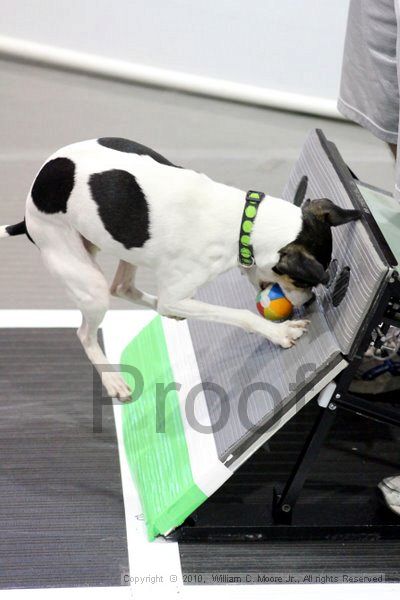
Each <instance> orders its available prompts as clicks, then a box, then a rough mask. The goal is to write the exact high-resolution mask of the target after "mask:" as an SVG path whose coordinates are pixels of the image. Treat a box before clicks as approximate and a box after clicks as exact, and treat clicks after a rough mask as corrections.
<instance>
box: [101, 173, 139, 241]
mask: <svg viewBox="0 0 400 600" xmlns="http://www.w3.org/2000/svg"><path fill="white" fill-rule="evenodd" d="M89 186H90V190H91V193H92V196H93V199H94V201H95V202H96V204H97V208H98V213H99V215H100V218H101V220H102V222H103V225H104V227H105V229H106V230H107V231H108V233H109V234H110V235H111V236H112V237H113V238H114V240H116V241H117V242H120V243H121V244H123V246H125V248H127V249H128V250H129V249H130V248H140V247H141V246H143V244H144V243H145V242H146V241H147V240H148V239H149V210H148V206H147V201H146V198H145V195H144V193H143V191H142V189H141V187H140V185H139V184H138V183H137V181H136V179H135V177H134V176H133V175H131V173H128V172H127V171H123V170H120V169H112V170H110V171H104V172H102V173H94V174H93V175H91V176H90V179H89Z"/></svg>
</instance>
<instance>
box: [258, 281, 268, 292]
mask: <svg viewBox="0 0 400 600" xmlns="http://www.w3.org/2000/svg"><path fill="white" fill-rule="evenodd" d="M267 285H268V283H267V282H266V281H260V288H261V289H262V290H265V288H266V287H267Z"/></svg>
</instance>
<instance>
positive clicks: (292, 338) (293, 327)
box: [273, 319, 310, 348]
mask: <svg viewBox="0 0 400 600" xmlns="http://www.w3.org/2000/svg"><path fill="white" fill-rule="evenodd" d="M309 323H310V321H307V320H306V319H299V320H297V321H285V322H284V323H279V325H278V327H279V331H278V332H277V336H276V339H274V340H273V341H274V342H275V343H276V344H278V345H279V346H282V348H291V347H292V346H294V345H295V343H296V340H298V339H299V338H300V337H301V336H302V335H303V333H305V332H306V331H307V325H308V324H309Z"/></svg>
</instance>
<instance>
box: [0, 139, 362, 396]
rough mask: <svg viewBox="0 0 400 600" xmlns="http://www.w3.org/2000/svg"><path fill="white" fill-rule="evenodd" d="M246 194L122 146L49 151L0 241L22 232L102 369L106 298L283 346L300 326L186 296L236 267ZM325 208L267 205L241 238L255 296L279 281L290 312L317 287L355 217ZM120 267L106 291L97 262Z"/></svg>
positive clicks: (107, 142)
mask: <svg viewBox="0 0 400 600" xmlns="http://www.w3.org/2000/svg"><path fill="white" fill-rule="evenodd" d="M245 198H246V194H245V192H243V191H242V190H239V189H236V188H234V187H230V186H228V185H224V184H222V183H217V182H215V181H213V180H211V179H210V178H209V177H207V176H206V175H203V174H201V173H197V172H195V171H192V170H190V169H183V168H180V167H177V166H175V165H173V164H172V163H170V162H169V161H168V160H167V159H165V158H164V157H162V156H161V155H160V154H158V153H157V152H154V151H153V150H151V149H150V148H146V147H145V146H142V145H141V144H137V143H135V142H132V141H129V140H125V139H122V138H100V139H95V140H89V141H84V142H79V143H76V144H72V145H70V146H67V147H65V148H62V149H61V150H58V151H57V152H56V153H55V154H53V155H52V156H51V157H50V158H49V159H48V160H47V161H46V163H45V164H44V165H43V167H42V168H41V170H40V171H39V173H38V175H37V177H36V179H35V181H34V183H33V186H32V188H31V190H30V193H29V195H28V199H27V203H26V211H25V220H24V221H23V222H21V223H19V224H17V225H10V226H3V227H0V237H8V236H12V235H18V234H20V233H26V234H27V235H28V236H29V237H30V238H31V240H32V241H33V242H34V243H35V244H36V246H37V247H38V248H39V249H40V252H41V255H42V257H43V260H44V262H45V264H46V265H47V267H48V268H49V270H50V272H51V273H53V274H54V275H56V276H58V277H59V278H60V279H61V280H62V282H63V283H64V285H65V286H66V288H67V290H68V292H69V294H70V296H72V298H73V300H74V301H75V302H76V304H77V306H78V307H79V309H80V310H81V311H82V317H83V318H82V325H81V327H80V328H79V330H78V336H79V339H80V340H81V342H82V345H83V347H84V349H85V351H86V354H87V356H88V357H89V359H90V360H91V361H92V363H93V364H94V365H96V364H104V363H107V360H106V357H105V356H104V354H103V352H102V350H101V348H100V346H99V344H98V342H97V330H98V327H99V325H100V324H101V322H102V320H103V317H104V315H105V312H106V311H107V308H108V305H109V298H110V293H111V294H113V295H115V296H120V297H121V298H125V299H126V300H130V301H132V302H134V303H137V304H141V305H144V306H147V307H151V308H153V309H156V310H157V311H158V312H159V313H161V314H162V315H166V316H168V317H174V318H195V319H206V320H213V321H219V322H221V323H228V324H230V325H237V326H239V327H242V328H243V329H246V330H247V331H251V332H255V333H259V334H261V335H263V336H265V337H266V338H267V339H269V340H271V341H272V342H274V343H275V344H279V345H281V346H282V347H284V348H288V347H290V346H292V345H293V344H294V343H295V340H296V339H297V338H299V337H300V336H301V335H302V334H303V333H304V332H305V330H306V327H307V321H306V320H292V321H286V322H284V323H272V322H269V321H267V320H265V319H263V318H262V317H261V316H258V315H257V314H255V313H252V312H250V311H247V310H238V309H234V308H227V307H223V306H215V305H211V304H206V303H204V302H199V301H198V300H195V299H193V295H194V294H195V292H196V290H197V288H199V287H200V286H202V285H203V284H205V283H206V282H208V281H210V280H211V279H213V278H214V277H216V276H217V275H219V274H220V273H223V272H224V271H227V270H228V269H231V268H232V267H235V266H236V265H237V264H238V238H239V233H240V226H241V220H242V213H243V208H244V203H245ZM359 216H360V214H359V213H358V211H352V210H343V209H341V208H339V207H337V206H335V205H334V204H333V203H332V202H331V201H330V200H327V199H322V200H315V201H313V202H307V203H306V204H305V205H304V206H303V208H302V209H300V208H298V207H296V206H294V205H293V204H291V203H290V202H285V201H284V200H281V199H279V198H273V197H270V196H266V198H265V200H264V201H263V202H261V203H260V206H259V209H258V214H257V218H256V219H255V222H254V227H253V229H252V231H251V244H252V246H253V251H254V257H255V264H254V266H253V267H251V268H250V269H247V273H248V276H249V278H250V280H251V282H252V283H253V284H254V285H255V287H256V288H258V289H259V288H260V287H263V286H265V285H266V284H267V283H269V282H278V283H279V284H280V286H281V287H282V289H283V290H284V292H285V294H286V295H287V297H288V298H289V299H290V300H291V301H292V302H293V304H295V305H302V304H303V303H304V302H306V301H307V300H308V299H309V298H310V297H311V295H312V292H311V289H312V287H313V286H316V285H318V284H319V283H326V281H327V274H326V269H327V267H328V265H329V262H330V260H331V251H332V234H331V229H330V228H331V226H335V225H341V224H343V223H347V222H348V221H351V220H355V219H357V218H359ZM99 249H100V250H104V251H106V252H109V253H110V254H113V255H115V256H116V257H118V259H119V261H120V262H119V266H118V269H117V272H116V275H115V278H114V281H113V283H112V285H111V289H110V288H109V286H108V284H107V281H106V280H105V278H104V275H103V273H102V272H101V270H100V268H99V266H98V265H97V263H96V260H95V255H96V252H97V251H98V250H99ZM138 266H146V267H149V268H150V269H152V271H153V273H154V277H155V281H156V284H157V297H155V296H151V295H149V294H147V293H145V292H142V291H140V290H138V289H137V288H136V287H135V284H134V279H135V272H136V269H137V267H138ZM103 383H104V385H105V387H106V389H107V392H108V394H109V395H110V396H113V397H119V398H127V397H129V396H130V390H129V388H128V387H127V385H126V384H125V383H124V381H123V379H122V378H121V377H120V375H119V374H118V373H116V372H115V373H114V372H109V373H103Z"/></svg>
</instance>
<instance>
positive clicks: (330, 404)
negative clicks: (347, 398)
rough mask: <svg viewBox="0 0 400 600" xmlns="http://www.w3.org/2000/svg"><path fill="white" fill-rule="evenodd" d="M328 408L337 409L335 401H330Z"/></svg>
mask: <svg viewBox="0 0 400 600" xmlns="http://www.w3.org/2000/svg"><path fill="white" fill-rule="evenodd" d="M328 408H329V410H336V404H335V403H334V402H330V403H329V404H328Z"/></svg>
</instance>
